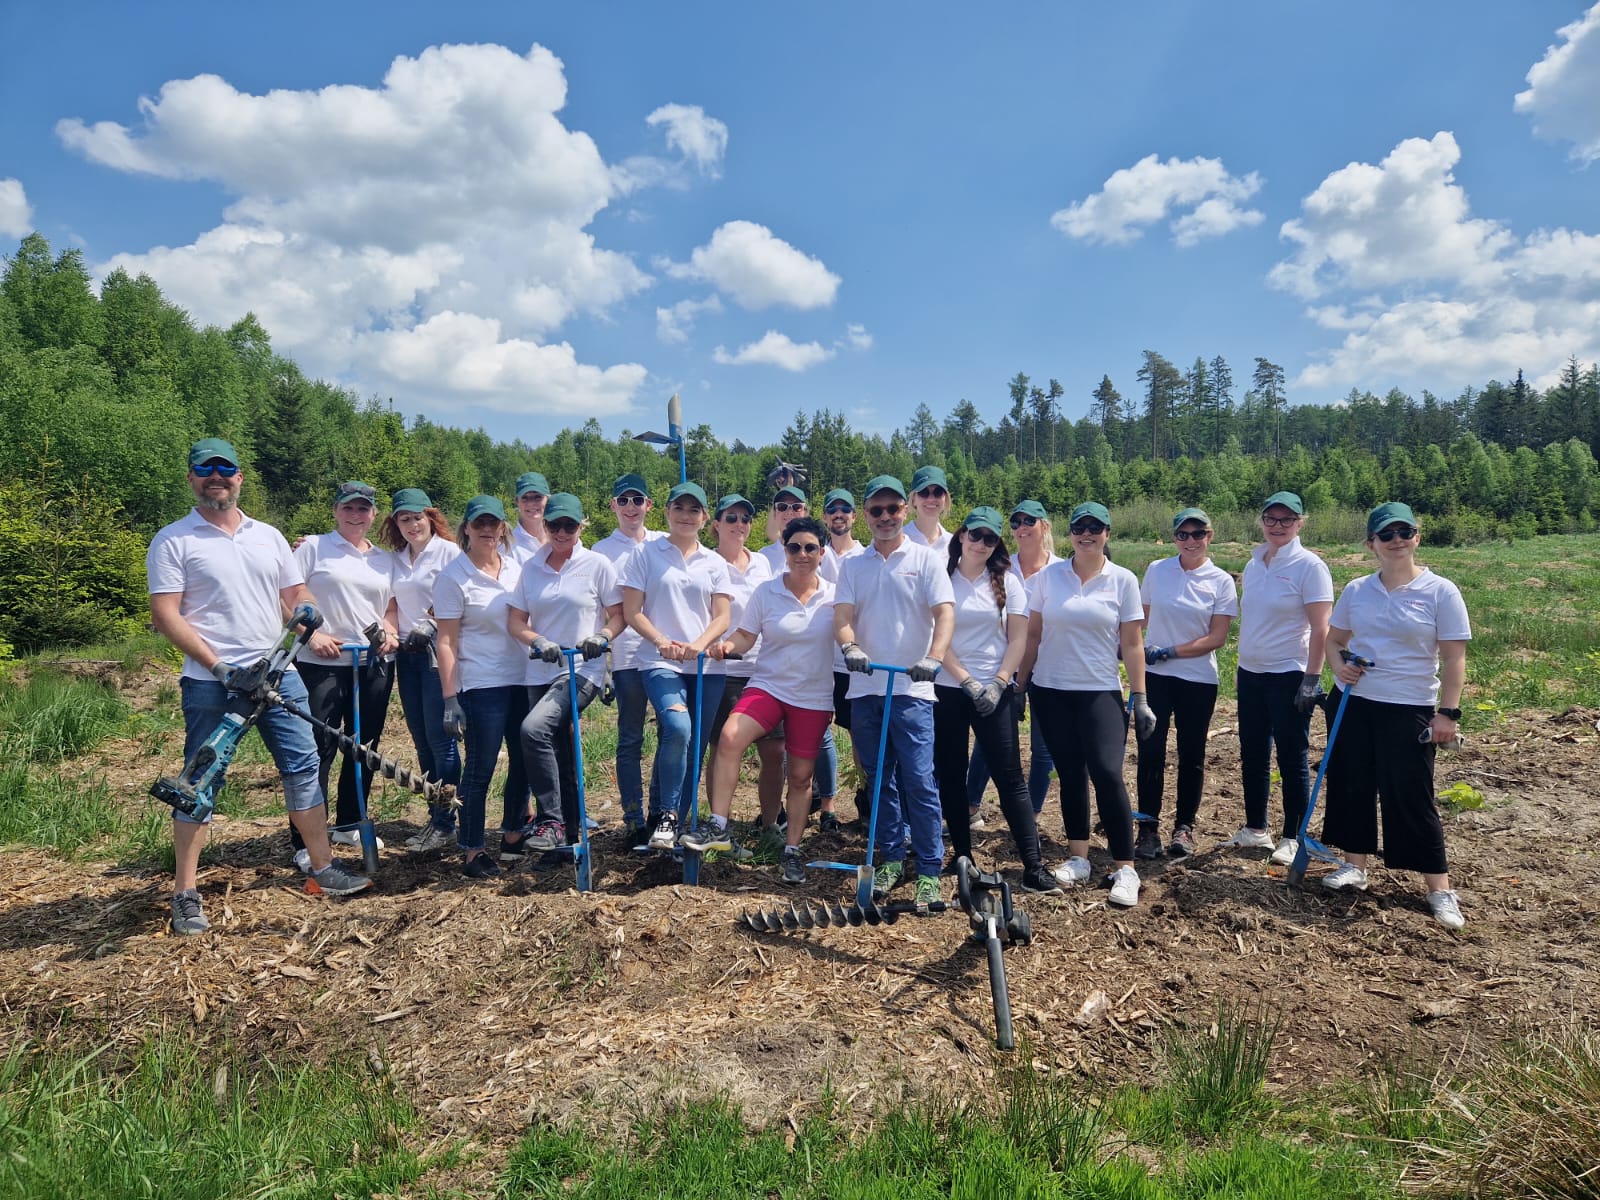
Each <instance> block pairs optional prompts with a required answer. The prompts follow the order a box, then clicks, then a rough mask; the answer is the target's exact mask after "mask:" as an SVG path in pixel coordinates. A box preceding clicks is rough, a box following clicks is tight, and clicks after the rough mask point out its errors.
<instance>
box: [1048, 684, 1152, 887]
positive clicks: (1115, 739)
mask: <svg viewBox="0 0 1600 1200" xmlns="http://www.w3.org/2000/svg"><path fill="white" fill-rule="evenodd" d="M1029 691H1030V692H1031V694H1032V697H1033V702H1034V704H1035V705H1037V706H1038V713H1039V732H1040V733H1042V734H1043V735H1044V744H1045V746H1046V747H1048V748H1049V750H1050V757H1051V758H1052V759H1054V760H1055V764H1056V776H1057V778H1058V779H1059V780H1060V784H1061V821H1062V824H1064V825H1065V826H1066V829H1067V838H1068V839H1069V840H1070V841H1074V842H1082V841H1087V840H1088V838H1089V783H1090V782H1093V784H1094V798H1095V803H1096V805H1097V806H1098V808H1099V809H1100V823H1101V824H1102V825H1103V826H1105V831H1106V846H1107V848H1108V849H1109V850H1110V851H1111V857H1112V858H1113V859H1114V860H1115V861H1117V862H1132V861H1133V809H1132V808H1131V807H1129V804H1128V788H1127V786H1126V785H1125V784H1124V783H1123V782H1122V759H1123V753H1124V750H1125V747H1126V746H1127V741H1128V712H1127V709H1125V708H1124V707H1123V705H1122V693H1121V692H1063V691H1057V690H1056V689H1055V688H1047V687H1041V686H1039V685H1038V684H1034V685H1033V687H1032V688H1030V689H1029ZM1085 770H1087V771H1088V778H1087V779H1086V778H1085V777H1084V772H1085Z"/></svg>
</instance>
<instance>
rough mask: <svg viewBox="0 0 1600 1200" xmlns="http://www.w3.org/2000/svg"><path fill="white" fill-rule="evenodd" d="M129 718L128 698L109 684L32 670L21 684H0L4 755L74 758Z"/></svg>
mask: <svg viewBox="0 0 1600 1200" xmlns="http://www.w3.org/2000/svg"><path fill="white" fill-rule="evenodd" d="M127 718H128V704H127V701H125V700H123V698H122V697H121V696H119V695H118V694H117V693H116V692H115V691H114V690H112V689H111V688H109V687H107V686H105V685H104V684H100V683H91V682H87V681H85V680H81V679H74V678H73V677H72V676H70V675H63V674H61V673H59V672H56V671H38V672H35V673H34V674H33V675H31V676H30V677H29V679H28V681H27V682H26V683H24V684H22V685H21V686H18V685H16V684H13V683H5V684H0V743H3V745H4V750H5V755H6V757H7V758H12V759H15V758H26V759H31V760H32V761H34V762H60V761H61V760H62V759H66V758H74V757H76V756H77V755H79V754H82V753H83V752H84V751H86V750H89V749H91V748H93V747H94V746H96V745H97V744H99V743H100V742H101V741H103V740H104V739H105V738H107V737H110V736H111V735H112V734H113V733H115V732H117V731H118V730H119V729H120V728H121V727H122V726H123V724H124V723H125V722H126V721H127Z"/></svg>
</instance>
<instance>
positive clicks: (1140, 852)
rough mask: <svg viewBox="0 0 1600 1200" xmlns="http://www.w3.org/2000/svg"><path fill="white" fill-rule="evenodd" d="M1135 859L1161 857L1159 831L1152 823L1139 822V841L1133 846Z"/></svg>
mask: <svg viewBox="0 0 1600 1200" xmlns="http://www.w3.org/2000/svg"><path fill="white" fill-rule="evenodd" d="M1133 856H1134V857H1135V858H1160V857H1161V831H1160V830H1159V829H1157V828H1156V823H1155V822H1154V821H1140V822H1139V840H1138V841H1137V842H1136V843H1135V844H1134V847H1133Z"/></svg>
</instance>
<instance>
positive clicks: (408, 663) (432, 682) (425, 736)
mask: <svg viewBox="0 0 1600 1200" xmlns="http://www.w3.org/2000/svg"><path fill="white" fill-rule="evenodd" d="M395 683H396V686H398V688H399V689H400V709H401V711H402V712H404V713H405V717H406V728H407V729H409V730H410V731H411V742H412V745H414V746H415V747H416V750H417V766H418V767H419V768H421V770H422V773H423V774H424V775H426V776H427V777H428V778H429V779H435V780H438V781H439V782H440V783H448V784H450V785H451V786H452V787H459V786H460V784H461V747H460V746H458V745H456V740H455V738H453V737H451V736H450V735H449V734H447V733H446V732H445V731H444V693H443V692H441V691H440V690H439V668H438V667H436V666H434V665H433V664H432V663H431V662H429V661H428V656H427V655H426V654H398V655H396V656H395ZM428 820H429V821H430V822H431V823H432V824H433V827H434V828H435V829H438V830H441V831H442V832H444V833H451V832H453V831H454V830H455V827H456V810H455V809H454V808H452V807H451V806H450V805H448V804H430V805H429V806H428Z"/></svg>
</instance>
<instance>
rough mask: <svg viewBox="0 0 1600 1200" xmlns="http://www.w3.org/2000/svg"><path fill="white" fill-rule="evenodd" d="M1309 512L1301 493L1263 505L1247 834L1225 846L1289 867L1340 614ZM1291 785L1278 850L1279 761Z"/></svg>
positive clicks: (1246, 619) (1246, 680) (1243, 645)
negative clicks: (1264, 854)
mask: <svg viewBox="0 0 1600 1200" xmlns="http://www.w3.org/2000/svg"><path fill="white" fill-rule="evenodd" d="M1305 513H1306V508H1305V505H1304V504H1303V503H1301V501H1300V497H1299V496H1297V495H1295V494H1294V493H1293V492H1275V493H1273V494H1272V495H1270V496H1268V497H1267V502H1266V503H1265V504H1263V505H1262V506H1261V531H1262V535H1263V537H1264V538H1265V541H1264V542H1263V543H1262V544H1261V545H1259V546H1257V547H1256V548H1255V549H1254V550H1252V551H1251V552H1250V561H1249V562H1248V563H1246V564H1245V568H1244V589H1243V592H1244V594H1243V595H1242V596H1241V597H1240V600H1239V670H1238V674H1237V676H1236V680H1237V688H1236V690H1237V693H1238V697H1239V764H1240V771H1241V773H1242V776H1243V779H1242V783H1243V787H1244V814H1245V815H1244V827H1243V828H1242V829H1240V830H1239V832H1238V833H1236V834H1234V835H1233V837H1231V838H1230V839H1229V840H1228V841H1227V842H1226V843H1224V844H1225V845H1229V846H1242V847H1245V848H1247V849H1252V850H1271V851H1272V861H1273V862H1275V863H1279V864H1280V865H1284V866H1287V865H1288V864H1289V863H1292V862H1293V861H1294V856H1295V852H1296V850H1298V849H1299V846H1298V843H1296V841H1295V838H1296V837H1297V836H1298V834H1299V832H1300V820H1301V818H1302V817H1304V816H1305V811H1306V802H1307V800H1308V799H1309V797H1310V794H1311V768H1310V764H1309V763H1308V762H1307V759H1306V747H1307V746H1308V745H1310V741H1311V713H1312V710H1313V709H1315V708H1316V707H1317V705H1318V703H1319V702H1320V698H1321V697H1320V692H1321V683H1320V681H1321V678H1322V657H1323V648H1324V643H1325V641H1326V639H1327V636H1328V613H1329V612H1330V611H1331V610H1332V608H1333V576H1332V575H1330V574H1329V573H1328V566H1327V564H1326V563H1324V562H1323V561H1322V560H1321V559H1320V558H1318V557H1317V556H1316V555H1315V554H1313V553H1312V552H1311V551H1309V550H1307V549H1306V548H1305V547H1304V546H1302V545H1301V544H1300V532H1301V530H1302V529H1303V528H1304V527H1305ZM1274 747H1276V748H1277V752H1278V774H1279V776H1280V777H1281V778H1282V780H1283V825H1282V827H1281V830H1280V835H1279V838H1278V843H1277V848H1276V849H1274V848H1273V842H1272V834H1271V833H1269V832H1268V831H1267V798H1268V794H1269V793H1270V791H1271V788H1272V781H1271V765H1272V764H1271V753H1272V750H1273V748H1274Z"/></svg>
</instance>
